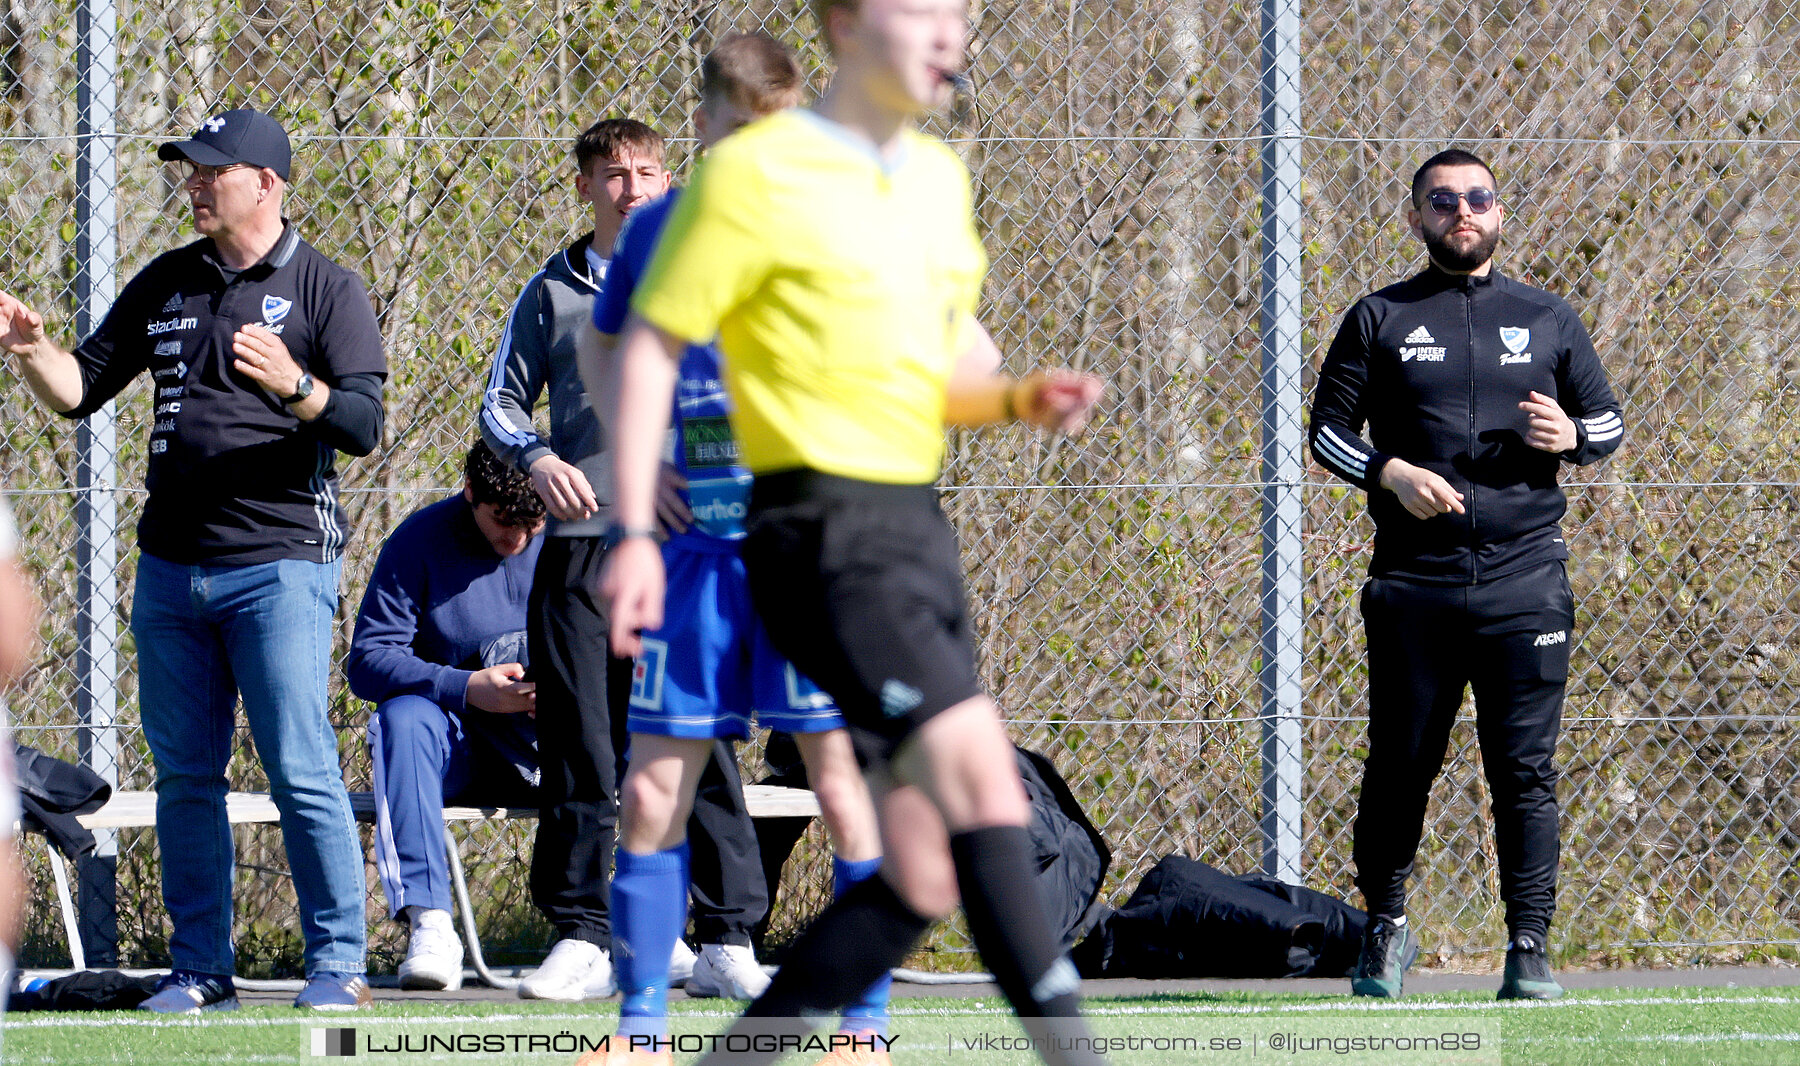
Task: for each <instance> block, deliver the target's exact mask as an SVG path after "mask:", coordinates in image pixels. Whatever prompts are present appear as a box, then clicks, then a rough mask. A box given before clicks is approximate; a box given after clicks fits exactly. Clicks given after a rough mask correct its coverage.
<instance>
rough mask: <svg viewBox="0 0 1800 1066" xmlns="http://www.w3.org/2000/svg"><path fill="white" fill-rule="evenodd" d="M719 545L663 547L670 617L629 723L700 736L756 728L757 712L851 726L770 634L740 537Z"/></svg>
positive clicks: (794, 729) (638, 681) (778, 721)
mask: <svg viewBox="0 0 1800 1066" xmlns="http://www.w3.org/2000/svg"><path fill="white" fill-rule="evenodd" d="M712 547H713V546H712V545H711V544H708V545H706V546H705V547H704V548H693V547H685V546H683V545H682V543H681V541H680V540H679V539H678V540H676V541H673V542H671V543H670V544H668V545H665V546H664V548H663V565H664V568H665V570H666V572H667V574H668V582H667V592H666V593H665V595H664V598H663V625H662V627H661V628H659V629H656V630H654V631H648V632H646V633H645V634H644V651H643V654H641V655H639V656H638V657H637V661H636V663H635V664H634V665H633V669H632V677H631V704H630V710H629V712H628V713H627V716H626V723H627V728H629V729H630V730H631V732H633V733H646V734H650V735H653V736H664V737H686V738H690V739H697V740H711V739H715V738H721V737H735V738H738V739H743V738H747V737H748V736H749V735H750V725H751V720H752V718H754V719H755V722H756V724H757V725H758V726H760V727H761V728H763V729H779V730H781V731H783V732H787V733H822V732H825V731H826V730H828V729H842V728H843V727H844V717H843V715H842V714H840V713H838V708H837V704H836V703H833V702H832V699H831V697H830V696H827V695H826V694H825V693H824V692H823V691H822V690H821V689H820V688H819V686H817V685H815V684H813V683H812V682H811V681H810V680H808V679H807V678H806V677H805V676H804V675H802V674H801V673H800V672H799V671H798V670H795V669H794V666H793V664H792V663H790V662H788V661H787V659H785V658H783V657H782V655H781V654H780V653H779V652H777V651H776V650H775V647H774V645H772V644H770V643H769V636H768V634H767V633H766V632H765V631H764V630H763V625H762V621H761V620H760V619H758V618H757V616H756V611H755V609H754V608H752V607H751V605H750V582H749V579H748V577H746V576H745V573H744V561H743V559H742V558H741V557H740V556H739V555H738V553H737V550H736V546H735V544H731V545H720V546H719V548H720V549H722V550H706V549H707V548H712Z"/></svg>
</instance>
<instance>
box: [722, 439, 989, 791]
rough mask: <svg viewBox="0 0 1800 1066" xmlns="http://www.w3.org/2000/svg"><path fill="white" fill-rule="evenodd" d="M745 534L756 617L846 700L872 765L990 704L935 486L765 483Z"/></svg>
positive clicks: (836, 480)
mask: <svg viewBox="0 0 1800 1066" xmlns="http://www.w3.org/2000/svg"><path fill="white" fill-rule="evenodd" d="M748 529H749V535H748V537H747V539H746V540H745V542H744V562H745V566H746V569H747V570H748V571H749V575H750V595H751V597H752V599H753V600H754V602H755V604H756V611H757V614H759V615H760V616H761V617H762V620H763V625H764V626H765V627H766V628H767V629H768V631H769V637H770V639H771V640H772V641H773V642H774V644H775V647H776V649H777V650H779V651H780V652H781V654H782V655H784V656H786V657H787V658H788V660H789V661H791V662H792V663H793V664H794V665H795V666H796V667H798V668H799V670H800V672H801V673H804V674H805V675H807V676H808V677H810V678H812V680H813V681H814V682H816V683H817V684H818V685H819V687H820V688H822V689H824V690H825V691H826V692H828V693H830V694H831V697H832V698H833V699H835V700H836V701H837V704H838V707H839V708H841V709H842V710H843V712H844V718H845V721H846V722H848V724H849V726H850V732H851V736H852V738H853V739H854V740H855V742H856V749H857V754H858V755H859V756H860V757H861V758H862V760H863V761H864V763H865V764H867V763H868V762H870V761H874V760H879V761H886V760H888V759H889V758H891V757H892V756H893V753H894V750H895V749H896V748H897V747H898V746H899V745H900V743H901V741H903V740H905V739H906V737H908V736H909V735H911V734H912V732H913V731H914V730H916V729H918V728H919V726H921V725H923V724H924V723H925V722H927V721H929V720H930V719H931V718H932V717H933V716H934V715H937V714H939V713H940V712H942V711H945V710H948V709H949V708H951V707H954V706H955V705H957V704H959V703H961V702H963V701H964V700H967V699H970V698H972V697H974V696H977V695H980V694H981V686H980V684H979V683H978V682H977V681H976V678H975V644H974V639H973V635H972V633H971V631H970V628H969V611H968V604H967V598H966V596H965V595H964V591H963V583H962V559H961V557H960V555H959V554H958V552H957V548H956V535H955V533H954V532H953V531H952V530H951V528H950V523H949V521H948V520H946V519H945V518H944V513H943V511H942V510H941V509H940V508H939V507H938V499H937V488H936V487H935V486H932V485H884V484H876V483H873V482H867V481H855V480H851V479H848V478H841V477H834V476H832V475H829V474H821V473H818V472H817V471H812V470H794V471H784V472H782V473H777V474H760V475H758V476H757V478H756V481H755V484H754V485H753V487H752V488H751V490H750V517H749V523H748Z"/></svg>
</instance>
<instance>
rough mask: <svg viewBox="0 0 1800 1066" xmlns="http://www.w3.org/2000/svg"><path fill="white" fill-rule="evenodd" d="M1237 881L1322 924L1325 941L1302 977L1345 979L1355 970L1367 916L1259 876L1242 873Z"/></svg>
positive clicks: (1336, 901)
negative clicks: (1288, 904)
mask: <svg viewBox="0 0 1800 1066" xmlns="http://www.w3.org/2000/svg"><path fill="white" fill-rule="evenodd" d="M1238 880H1239V881H1241V882H1243V883H1244V884H1246V885H1249V886H1250V887H1252V888H1258V889H1261V890H1262V891H1264V892H1267V893H1269V894H1270V895H1272V896H1275V897H1276V898H1278V899H1282V900H1286V901H1287V902H1289V903H1291V904H1293V905H1294V906H1296V907H1298V908H1300V909H1301V910H1303V911H1306V912H1307V913H1308V914H1311V915H1314V916H1315V917H1317V918H1318V919H1319V920H1320V921H1321V922H1324V923H1325V939H1324V942H1323V945H1322V946H1321V948H1320V950H1319V958H1318V961H1317V962H1314V963H1313V966H1312V969H1310V970H1308V971H1307V972H1306V974H1305V975H1304V976H1307V977H1349V976H1350V974H1351V971H1353V970H1355V969H1356V957H1357V956H1358V955H1359V954H1361V953H1362V941H1363V931H1364V930H1365V929H1367V928H1368V927H1369V916H1368V915H1367V914H1365V913H1364V912H1362V911H1359V910H1357V909H1356V908H1355V907H1352V906H1351V905H1350V904H1348V903H1345V902H1344V901H1343V900H1341V899H1339V898H1337V897H1336V896H1330V895H1326V894H1325V893H1323V892H1318V891H1315V890H1313V889H1310V888H1305V887H1302V886H1300V885H1290V884H1288V883H1287V882H1286V881H1277V880H1275V879H1274V878H1273V877H1264V876H1263V875H1262V874H1244V875H1242V876H1240V877H1239V878H1238Z"/></svg>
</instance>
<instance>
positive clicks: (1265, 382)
mask: <svg viewBox="0 0 1800 1066" xmlns="http://www.w3.org/2000/svg"><path fill="white" fill-rule="evenodd" d="M1262 10H1263V34H1262V124H1261V126H1262V128H1261V136H1262V431H1263V463H1262V474H1263V490H1262V494H1263V505H1262V670H1261V682H1262V685H1261V688H1262V838H1263V872H1264V873H1265V874H1268V875H1269V876H1271V877H1278V878H1280V879H1281V880H1284V881H1290V882H1297V881H1299V880H1300V801H1301V751H1300V744H1301V736H1300V671H1301V668H1302V665H1303V664H1302V661H1301V636H1302V627H1303V624H1304V613H1303V612H1304V605H1303V603H1302V599H1301V590H1302V582H1301V557H1300V552H1301V541H1300V512H1301V498H1300V479H1301V475H1302V472H1303V471H1302V464H1301V448H1302V446H1303V442H1302V439H1301V437H1302V434H1301V419H1300V404H1301V396H1300V363H1301V352H1300V3H1299V0H1263V9H1262Z"/></svg>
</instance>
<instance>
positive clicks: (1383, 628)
mask: <svg viewBox="0 0 1800 1066" xmlns="http://www.w3.org/2000/svg"><path fill="white" fill-rule="evenodd" d="M1495 187H1496V182H1495V181H1494V175H1493V171H1492V170H1490V169H1489V168H1488V166H1487V164H1486V163H1484V162H1482V161H1481V159H1479V158H1478V157H1476V156H1474V155H1472V154H1470V153H1468V152H1465V151H1460V150H1456V149H1451V150H1449V151H1445V152H1440V153H1439V154H1437V155H1434V156H1432V157H1431V158H1430V159H1428V160H1426V161H1425V164H1424V165H1423V166H1421V167H1420V168H1419V170H1418V172H1417V173H1416V174H1415V175H1414V176H1413V182H1412V204H1411V209H1410V210H1409V211H1408V212H1407V220H1408V222H1409V223H1410V225H1411V227H1412V231H1413V233H1414V234H1415V235H1417V236H1418V238H1419V239H1420V240H1421V241H1423V242H1424V244H1425V249H1426V251H1427V252H1428V253H1429V255H1430V264H1429V265H1428V266H1427V267H1426V269H1425V270H1424V271H1422V272H1421V273H1419V274H1417V275H1415V276H1413V277H1411V278H1408V279H1407V280H1405V281H1402V282H1400V283H1399V284H1396V285H1391V286H1389V287H1387V288H1385V289H1381V290H1379V291H1377V292H1374V293H1372V294H1370V295H1368V296H1366V297H1364V298H1363V299H1361V300H1359V301H1358V302H1357V303H1356V305H1355V306H1354V307H1352V308H1351V309H1350V312H1349V314H1347V315H1346V316H1345V317H1344V322H1343V324H1342V326H1341V327H1340V328H1339V330H1338V334H1337V337H1336V339H1334V340H1333V341H1332V344H1331V348H1330V350H1329V352H1327V354H1326V356H1325V362H1324V365H1323V366H1322V367H1321V368H1320V371H1319V383H1318V388H1317V391H1316V392H1315V394H1314V396H1313V405H1312V419H1311V426H1310V438H1311V444H1312V451H1313V456H1314V458H1316V459H1317V460H1318V461H1319V462H1320V463H1321V464H1322V465H1323V466H1324V467H1325V468H1326V469H1327V470H1330V471H1331V472H1332V473H1334V474H1336V475H1338V476H1339V477H1341V478H1343V479H1345V480H1346V481H1349V482H1351V483H1352V484H1354V485H1357V486H1358V487H1360V488H1363V489H1365V490H1366V491H1367V492H1368V493H1369V513H1370V515H1371V517H1373V518H1374V520H1375V550H1374V555H1373V557H1372V558H1371V560H1370V563H1369V580H1368V583H1367V584H1366V585H1365V586H1364V587H1363V592H1362V613H1363V624H1364V628H1365V631H1366V634H1367V639H1368V646H1369V754H1368V758H1367V759H1366V760H1365V762H1364V767H1363V787H1362V797H1361V801H1360V806H1359V809H1358V811H1357V818H1356V825H1355V828H1354V843H1353V851H1354V858H1355V862H1356V870H1357V885H1358V887H1359V888H1360V889H1361V890H1362V893H1363V897H1364V899H1365V901H1366V904H1367V907H1368V911H1369V915H1370V918H1371V921H1370V923H1369V929H1368V933H1367V934H1366V936H1365V938H1364V941H1363V949H1362V956H1361V959H1360V960H1359V961H1358V963H1357V968H1356V973H1355V976H1354V978H1353V980H1352V982H1351V988H1352V990H1353V991H1354V992H1355V993H1356V994H1358V995H1365V996H1386V997H1391V996H1398V995H1400V992H1401V984H1402V978H1403V976H1404V973H1405V970H1406V967H1407V965H1409V964H1410V963H1411V961H1412V960H1413V958H1415V957H1416V956H1417V954H1418V940H1417V936H1416V934H1415V932H1414V931H1413V929H1412V928H1411V927H1409V926H1408V924H1407V921H1406V880H1407V878H1408V876H1409V875H1410V874H1411V873H1412V868H1413V859H1414V856H1415V854H1416V853H1417V851H1418V845H1419V839H1420V835H1421V833H1422V832H1423V827H1424V819H1425V806H1426V801H1427V799H1428V796H1429V793H1430V790H1431V783H1432V781H1433V780H1434V779H1435V778H1436V777H1437V774H1438V771H1439V770H1440V769H1441V768H1442V766H1443V761H1444V755H1445V752H1446V750H1447V747H1448V744H1449V735H1450V727H1451V724H1452V723H1453V721H1454V719H1455V717H1456V713H1457V711H1458V710H1459V708H1460V707H1461V706H1462V701H1463V691H1464V689H1465V688H1472V689H1473V690H1474V694H1475V722H1476V733H1477V737H1478V739H1479V742H1480V745H1481V755H1482V766H1483V768H1484V770H1485V771H1486V774H1487V779H1488V785H1489V789H1490V791H1491V792H1492V794H1493V810H1494V837H1495V843H1496V846H1497V851H1498V857H1499V866H1500V894H1501V897H1502V899H1503V900H1504V902H1505V905H1506V924H1507V931H1508V933H1509V934H1510V939H1509V943H1508V945H1507V953H1506V972H1505V976H1504V978H1503V980H1502V983H1501V987H1500V998H1502V999H1555V998H1557V997H1558V996H1560V995H1562V988H1561V987H1560V986H1559V985H1558V984H1557V983H1556V978H1555V976H1554V975H1553V974H1552V973H1551V971H1550V966H1549V963H1548V961H1547V959H1546V957H1545V954H1544V944H1545V938H1546V935H1547V933H1548V931H1549V925H1550V918H1551V914H1552V912H1553V910H1554V907H1555V896H1556V864H1557V854H1558V849H1559V844H1558V835H1557V834H1558V830H1557V817H1558V814H1557V805H1556V777H1557V773H1556V767H1555V763H1554V755H1555V751H1556V736H1557V732H1558V730H1559V729H1560V727H1561V721H1562V700H1563V687H1564V684H1565V683H1566V681H1567V679H1568V673H1569V649H1570V648H1571V646H1572V644H1573V641H1574V635H1575V634H1574V622H1575V617H1574V615H1575V611H1574V599H1573V596H1572V595H1571V593H1570V590H1569V580H1568V575H1567V570H1566V561H1567V559H1568V557H1569V552H1568V548H1567V546H1566V545H1565V544H1564V542H1563V536H1562V531H1561V529H1560V528H1559V521H1560V519H1561V518H1562V515H1563V512H1564V511H1565V510H1566V509H1567V501H1566V500H1565V499H1564V497H1563V493H1562V490H1561V489H1560V488H1559V487H1558V486H1557V473H1558V470H1559V469H1560V467H1561V465H1562V464H1563V463H1565V462H1567V463H1577V464H1587V463H1592V462H1596V461H1598V460H1600V459H1602V458H1604V457H1605V456H1607V455H1610V454H1611V453H1612V452H1613V451H1615V450H1616V449H1617V448H1618V447H1619V444H1620V442H1621V440H1622V439H1623V436H1624V428H1625V424H1624V421H1623V419H1622V417H1621V414H1620V409H1619V403H1618V401H1617V400H1616V399H1615V398H1614V397H1613V392H1612V388H1611V386H1610V385H1608V383H1607V378H1606V371H1605V369H1604V368H1602V367H1601V365H1600V360H1599V358H1598V357H1597V356H1596V355H1595V354H1594V346H1593V343H1592V342H1591V341H1590V340H1589V339H1588V334H1587V330H1586V329H1585V328H1584V327H1583V326H1582V324H1581V319H1580V318H1579V317H1578V316H1577V315H1576V314H1575V312H1574V310H1573V309H1571V308H1570V307H1569V305H1568V304H1567V303H1565V302H1564V301H1563V300H1562V299H1560V298H1558V297H1556V296H1553V295H1551V294H1549V293H1547V292H1544V291H1543V290H1541V289H1535V288H1532V287H1531V286H1528V285H1525V284H1523V283H1521V282H1519V281H1516V280H1514V279H1512V278H1509V277H1505V276H1503V275H1502V274H1500V273H1499V272H1498V271H1496V270H1495V269H1494V265H1493V256H1494V249H1495V248H1496V247H1497V246H1498V244H1499V241H1500V233H1501V224H1502V222H1503V221H1504V218H1505V209H1504V207H1503V206H1502V205H1501V203H1500V200H1499V197H1498V195H1497V193H1496V192H1495ZM1365 423H1366V424H1367V426H1368V429H1369V436H1368V439H1367V440H1364V439H1363V437H1362V431H1363V427H1364V425H1365Z"/></svg>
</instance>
